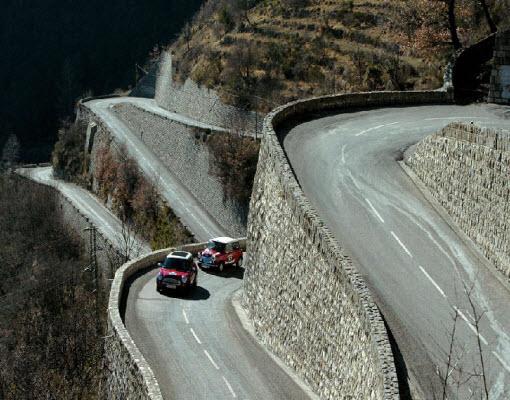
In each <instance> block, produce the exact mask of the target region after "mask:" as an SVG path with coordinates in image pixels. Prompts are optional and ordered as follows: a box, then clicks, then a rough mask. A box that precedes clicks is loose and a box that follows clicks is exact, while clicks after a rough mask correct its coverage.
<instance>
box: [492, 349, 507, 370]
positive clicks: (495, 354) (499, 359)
mask: <svg viewBox="0 0 510 400" xmlns="http://www.w3.org/2000/svg"><path fill="white" fill-rule="evenodd" d="M492 354H493V355H494V357H496V358H497V360H498V361H499V362H500V364H501V365H502V366H503V368H505V369H506V370H507V371H508V372H510V366H509V365H508V364H507V363H506V362H505V360H503V359H502V358H501V356H500V355H499V354H498V353H496V352H495V351H493V352H492Z"/></svg>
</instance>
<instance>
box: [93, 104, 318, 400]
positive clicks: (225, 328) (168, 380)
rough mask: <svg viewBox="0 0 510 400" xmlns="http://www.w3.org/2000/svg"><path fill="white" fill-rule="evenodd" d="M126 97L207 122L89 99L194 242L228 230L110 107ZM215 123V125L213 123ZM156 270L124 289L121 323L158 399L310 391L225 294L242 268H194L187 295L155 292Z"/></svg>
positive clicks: (297, 395)
mask: <svg viewBox="0 0 510 400" xmlns="http://www.w3.org/2000/svg"><path fill="white" fill-rule="evenodd" d="M119 102H129V103H133V104H136V105H137V106H138V107H141V108H144V109H146V110H148V111H151V112H154V113H156V114H159V115H162V116H165V117H167V118H170V119H173V120H176V121H180V122H184V123H186V124H188V125H193V126H199V127H206V128H207V127H209V126H208V125H206V124H201V123H200V122H196V121H193V120H190V119H189V118H186V117H183V116H180V115H177V114H172V113H169V112H168V111H165V110H163V109H160V108H159V107H157V105H156V104H155V103H154V101H153V100H148V99H133V98H120V99H119V98H114V99H103V100H94V101H91V102H88V103H86V106H87V107H89V108H90V109H91V110H92V111H94V112H95V113H96V114H97V115H98V116H99V117H100V118H101V119H102V120H103V121H104V122H105V123H106V125H107V126H108V128H109V129H110V131H111V132H112V133H113V134H114V135H115V138H116V141H117V142H118V143H121V144H125V145H126V148H127V150H128V152H129V153H130V155H131V156H132V157H134V158H135V159H136V161H137V162H138V165H139V166H140V167H141V168H142V169H143V170H144V172H145V173H146V175H147V176H149V177H152V178H153V180H154V181H155V182H156V184H157V186H158V188H159V189H160V193H161V194H162V195H163V197H165V198H166V199H167V201H168V202H169V204H170V205H171V207H172V208H173V210H174V212H175V213H176V214H177V215H178V216H179V217H180V218H181V220H182V221H183V222H184V223H185V224H186V225H187V226H188V227H189V229H190V230H191V232H192V233H193V234H194V236H195V237H196V238H197V239H198V240H199V241H206V240H208V239H210V238H213V237H216V236H225V235H227V234H228V232H226V231H225V229H224V228H223V227H221V226H220V225H219V224H218V223H217V222H216V221H214V219H213V218H212V217H211V215H210V214H209V213H208V212H207V210H206V209H205V208H204V207H203V206H202V205H201V204H200V203H199V202H197V200H196V199H195V198H194V196H193V194H192V193H190V192H189V191H188V190H187V189H186V188H185V187H184V185H182V183H181V182H180V181H179V180H178V179H177V178H176V177H174V176H173V175H172V173H171V172H170V171H168V170H167V169H166V167H165V166H164V165H163V163H161V161H160V160H159V159H158V158H157V157H156V156H155V155H154V153H152V151H151V150H150V149H148V148H147V147H146V146H145V145H144V144H143V142H142V141H141V140H140V138H139V135H140V134H139V132H133V131H131V130H130V129H129V128H128V127H127V126H126V125H125V124H124V123H123V122H122V121H121V120H120V119H119V118H117V116H116V114H115V112H113V110H112V107H113V106H114V105H115V104H118V103H119ZM213 128H214V129H216V127H213ZM156 273H157V269H155V270H152V271H150V272H148V273H145V274H143V275H141V276H139V277H137V279H135V280H134V281H133V282H132V284H131V286H130V288H129V292H128V300H127V307H126V313H125V323H126V327H127V329H128V331H129V333H130V335H131V337H132V338H133V340H134V342H135V343H136V345H137V346H138V347H139V349H140V350H141V352H142V354H143V355H144V357H145V358H146V360H147V361H148V362H149V365H150V366H151V368H152V370H153V371H154V373H155V375H156V378H157V380H158V383H159V385H160V388H161V390H162V393H163V396H164V398H165V399H183V400H184V399H186V400H187V399H193V400H195V399H196V400H198V399H200V400H201V399H215V400H216V399H229V398H238V399H261V400H266V399H293V400H299V399H309V398H310V396H309V390H308V389H306V388H305V389H303V388H302V387H303V386H302V384H298V383H297V381H296V380H295V379H294V378H292V377H291V376H290V375H289V374H287V372H285V371H284V370H283V369H282V368H281V367H280V366H279V365H278V363H276V362H275V361H274V360H273V359H272V358H271V357H270V356H269V355H268V353H267V352H266V351H265V350H264V349H263V348H262V347H261V346H260V345H259V344H258V343H257V342H256V341H255V340H254V339H253V337H252V336H251V335H250V334H248V333H247V332H246V330H245V329H244V328H243V327H242V325H241V323H240V321H239V319H238V317H237V314H236V313H235V312H234V309H233V307H232V303H231V299H232V295H233V293H234V292H235V291H237V290H238V289H239V288H240V287H241V284H242V275H243V271H242V270H237V271H230V272H227V273H226V274H224V275H221V276H219V275H214V274H209V273H205V272H199V277H198V279H199V285H198V288H197V289H196V290H195V291H194V293H193V295H192V296H190V297H182V296H166V295H163V294H160V293H158V292H156Z"/></svg>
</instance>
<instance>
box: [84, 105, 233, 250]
mask: <svg viewBox="0 0 510 400" xmlns="http://www.w3.org/2000/svg"><path fill="white" fill-rule="evenodd" d="M122 102H124V103H130V104H136V105H137V106H139V107H141V108H144V109H148V110H151V111H152V112H154V113H156V114H168V115H166V117H168V118H170V119H173V120H175V121H178V122H183V123H186V124H190V125H191V126H202V125H204V124H201V123H200V122H197V121H193V120H190V119H189V118H186V117H182V116H178V115H177V114H173V113H169V112H167V111H165V110H163V109H161V108H159V107H157V106H156V105H155V103H154V100H149V99H136V98H124V97H122V98H109V99H101V100H92V101H89V102H87V103H85V104H84V105H85V106H86V107H88V108H89V109H90V110H91V111H92V112H93V113H94V114H95V115H96V116H98V117H99V118H100V119H101V120H102V121H103V122H104V123H105V125H106V126H107V127H108V129H109V132H110V133H111V134H112V135H113V136H114V138H115V143H116V144H117V145H124V146H125V148H126V149H127V151H128V153H129V154H130V155H131V157H133V158H134V159H135V160H136V161H137V163H138V166H139V167H140V169H141V170H142V171H143V172H144V174H145V175H146V176H147V177H148V178H149V179H151V180H152V181H153V183H154V184H155V186H156V188H157V189H158V191H159V193H160V194H161V196H162V197H163V198H164V199H165V200H167V201H168V204H169V205H170V207H172V210H173V211H174V212H175V214H176V215H177V216H178V217H179V218H180V219H181V221H183V223H184V224H185V225H186V226H187V227H188V228H189V230H190V231H191V232H192V233H193V235H194V236H195V238H197V239H198V241H206V240H208V239H210V238H211V237H215V236H220V235H221V234H222V233H223V232H224V231H225V229H224V228H223V227H222V226H220V224H219V223H218V222H217V221H216V220H215V219H214V218H213V217H212V216H211V215H210V214H209V213H208V212H207V210H206V209H205V208H204V207H203V206H202V205H201V204H200V202H199V201H198V200H197V199H196V198H195V196H193V194H192V193H191V192H190V191H189V190H188V189H187V188H186V186H185V185H183V183H182V182H181V181H180V180H179V179H178V178H177V177H176V176H175V175H174V174H173V173H172V172H171V171H169V170H168V169H167V168H166V167H165V165H164V164H163V162H162V161H161V160H160V159H159V158H158V157H157V156H156V155H155V154H154V153H153V152H152V151H151V150H150V149H149V148H148V147H147V146H145V144H144V143H143V141H142V139H141V136H142V135H141V132H134V131H132V130H131V129H130V128H129V127H128V126H127V125H126V124H125V123H124V122H123V121H122V120H121V119H120V118H119V117H118V115H117V114H116V113H115V112H114V110H113V107H114V106H115V104H118V103H122Z"/></svg>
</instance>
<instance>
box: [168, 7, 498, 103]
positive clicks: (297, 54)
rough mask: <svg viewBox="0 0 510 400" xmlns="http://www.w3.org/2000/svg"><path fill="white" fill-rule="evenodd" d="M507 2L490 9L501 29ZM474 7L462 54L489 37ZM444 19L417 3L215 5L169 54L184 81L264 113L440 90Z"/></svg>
mask: <svg viewBox="0 0 510 400" xmlns="http://www.w3.org/2000/svg"><path fill="white" fill-rule="evenodd" d="M505 1H506V0H499V1H495V2H493V4H491V11H492V12H493V15H494V18H495V21H496V23H497V24H499V26H500V28H502V27H503V26H504V25H505V24H508V22H507V21H505V15H508V11H507V10H506V9H505V7H504V4H503V3H505ZM475 3H476V2H471V3H468V2H460V3H459V4H458V5H457V13H456V14H457V25H458V27H459V32H460V34H461V42H462V44H463V45H465V46H467V45H470V44H472V43H474V42H476V41H477V40H479V39H481V38H482V37H485V36H486V35H487V33H488V28H487V24H485V21H484V16H483V14H482V13H481V10H480V8H479V7H477V5H476V4H475ZM447 15H448V13H447V6H446V3H445V2H436V4H434V7H430V4H429V2H427V1H420V0H410V1H405V2H402V1H398V0H385V1H382V0H369V1H361V0H354V1H352V0H351V1H345V0H331V1H314V0H274V1H256V0H255V1H244V2H242V1H241V2H234V1H228V0H212V1H208V2H206V3H204V4H203V6H202V8H201V10H200V11H199V12H198V13H197V15H196V16H195V18H194V20H193V23H192V24H188V25H186V26H185V28H184V29H183V31H182V33H181V36H180V37H179V39H178V40H177V41H176V42H175V43H174V44H173V45H172V46H171V48H170V50H171V51H172V53H173V54H174V64H175V71H176V73H177V74H176V75H177V77H178V79H180V80H181V81H185V80H186V79H187V78H191V79H193V80H194V81H195V82H197V83H198V84H201V85H204V86H207V87H209V88H214V89H217V90H219V92H220V95H221V97H222V98H223V99H224V100H225V101H227V102H228V103H230V104H234V105H237V106H242V107H248V108H250V109H258V110H259V111H268V110H269V109H271V108H273V105H274V104H283V103H286V102H288V101H289V100H294V99H297V98H303V97H309V96H312V95H321V94H327V93H332V92H353V91H364V90H384V89H386V90H388V89H389V90H391V89H394V90H406V89H431V88H436V87H439V86H441V80H442V75H443V68H444V65H445V64H446V62H445V61H446V60H447V59H448V58H449V56H450V53H451V52H452V50H453V48H452V46H451V43H450V34H449V31H448V20H447ZM261 98H262V99H264V100H261Z"/></svg>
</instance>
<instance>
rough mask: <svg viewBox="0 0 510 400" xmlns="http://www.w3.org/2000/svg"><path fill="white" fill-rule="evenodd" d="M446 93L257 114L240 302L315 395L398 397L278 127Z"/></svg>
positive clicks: (355, 283) (390, 365)
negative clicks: (259, 124) (260, 125)
mask: <svg viewBox="0 0 510 400" xmlns="http://www.w3.org/2000/svg"><path fill="white" fill-rule="evenodd" d="M451 100H452V92H451V91H446V90H444V91H431V92H405V93H402V92H379V93H363V94H348V95H334V96H326V97H321V98H314V99H309V100H302V101H296V102H294V103H290V104H288V105H286V106H283V107H280V108H278V109H276V110H274V111H273V112H271V113H270V114H269V115H268V116H267V117H266V119H265V121H264V139H263V142H262V146H261V151H260V156H259V162H258V167H257V174H256V177H255V182H254V188H253V193H252V198H251V203H250V212H249V216H248V241H247V243H248V248H247V253H248V254H249V259H248V260H247V263H246V271H245V279H244V297H243V303H244V305H245V307H246V308H247V309H248V312H249V315H250V318H251V319H252V320H253V323H254V326H255V331H256V334H257V335H258V336H259V338H260V339H261V340H262V342H263V343H265V345H267V346H268V348H269V349H270V350H271V351H272V352H274V353H275V354H277V355H278V356H279V357H280V358H281V359H283V360H284V362H286V364H287V365H289V366H290V367H291V368H293V369H294V370H295V371H296V373H297V374H298V375H299V376H300V377H302V378H303V379H304V380H305V381H306V382H307V383H308V384H309V385H310V386H311V387H312V389H313V390H314V391H315V392H316V393H318V394H319V396H320V397H321V398H323V399H398V398H399V397H400V396H399V391H398V383H397V377H396V370H395V363H394V359H393V355H392V352H391V348H390V344H389V340H388V335H387V331H386V328H385V326H384V322H383V320H382V317H381V315H380V313H379V311H378V308H377V306H376V305H375V304H374V302H373V300H372V298H371V295H370V293H369V291H368V289H367V287H366V285H365V283H364V281H363V279H362V278H361V276H360V275H359V274H358V272H357V269H356V267H355V265H353V262H352V261H351V260H350V259H349V258H348V257H347V256H346V255H345V253H344V251H343V250H342V248H341V245H339V244H338V242H337V241H336V239H334V237H333V236H332V234H331V233H330V231H329V230H328V228H326V226H325V224H324V222H323V221H321V219H320V218H319V216H318V215H317V213H316V211H315V210H314V209H313V208H312V206H311V205H310V203H309V201H308V199H307V198H306V196H305V195H304V193H303V192H302V190H301V188H300V186H299V183H298V182H297V180H296V178H295V176H294V174H293V172H292V168H291V166H290V164H289V162H288V159H287V157H286V155H285V152H284V150H283V147H282V145H281V142H282V137H280V135H278V132H279V127H281V126H283V125H285V126H286V127H288V126H287V125H288V124H291V123H292V124H295V123H297V121H298V120H301V119H306V118H307V115H309V117H310V118H316V117H317V114H321V113H327V112H335V113H338V112H342V111H349V110H350V109H353V108H359V107H364V108H370V107H379V106H391V105H413V104H424V103H445V102H449V101H451Z"/></svg>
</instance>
